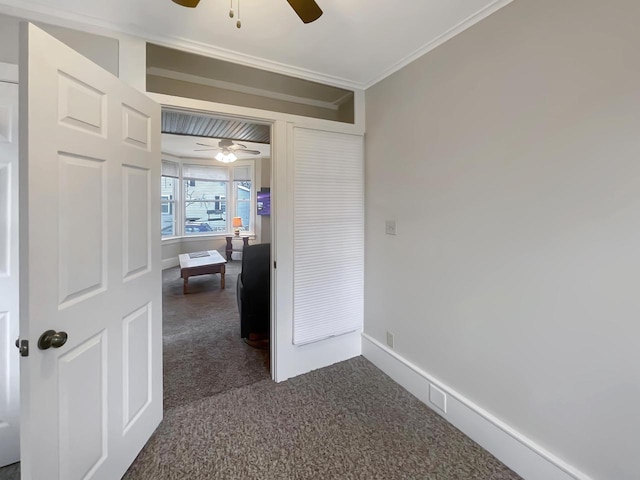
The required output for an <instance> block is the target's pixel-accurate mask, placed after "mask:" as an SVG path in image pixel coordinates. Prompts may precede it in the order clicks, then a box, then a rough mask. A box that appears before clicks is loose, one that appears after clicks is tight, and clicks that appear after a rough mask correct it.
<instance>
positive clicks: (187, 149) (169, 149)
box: [162, 133, 271, 160]
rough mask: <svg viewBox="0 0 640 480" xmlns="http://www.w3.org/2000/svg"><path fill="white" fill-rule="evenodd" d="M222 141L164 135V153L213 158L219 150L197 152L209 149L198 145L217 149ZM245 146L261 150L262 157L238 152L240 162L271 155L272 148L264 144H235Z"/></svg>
mask: <svg viewBox="0 0 640 480" xmlns="http://www.w3.org/2000/svg"><path fill="white" fill-rule="evenodd" d="M219 141H220V139H218V138H209V137H203V138H202V137H191V136H188V135H170V134H167V133H163V134H162V152H163V153H168V154H170V155H175V156H176V157H182V158H211V159H212V158H213V157H214V156H215V155H216V153H218V150H211V151H208V152H196V150H198V149H202V148H207V147H202V146H200V145H197V143H206V144H209V145H213V146H214V147H216V146H217V145H218V142H219ZM235 143H241V144H242V145H245V146H246V147H247V149H248V150H260V155H248V154H245V153H242V150H237V151H236V152H235V153H236V155H237V156H238V159H240V160H246V159H252V158H260V157H269V156H270V155H271V146H270V145H268V144H264V143H253V142H244V141H241V142H235Z"/></svg>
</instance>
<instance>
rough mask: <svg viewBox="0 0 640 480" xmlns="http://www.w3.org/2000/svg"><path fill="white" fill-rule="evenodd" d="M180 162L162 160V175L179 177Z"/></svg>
mask: <svg viewBox="0 0 640 480" xmlns="http://www.w3.org/2000/svg"><path fill="white" fill-rule="evenodd" d="M178 169H179V167H178V164H177V163H176V162H170V161H169V160H162V175H163V176H165V177H174V178H178Z"/></svg>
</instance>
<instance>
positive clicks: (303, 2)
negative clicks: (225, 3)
mask: <svg viewBox="0 0 640 480" xmlns="http://www.w3.org/2000/svg"><path fill="white" fill-rule="evenodd" d="M173 1H174V2H175V3H177V4H178V5H182V6H183V7H189V8H195V7H197V6H198V3H200V0H173ZM287 2H289V5H291V8H293V10H294V11H295V12H296V14H297V15H298V16H299V17H300V20H302V21H303V22H304V23H311V22H313V21H315V20H317V19H318V18H320V16H321V15H322V9H320V7H319V6H318V4H317V3H316V2H315V0H287ZM229 16H231V17H232V16H233V10H232V11H231V12H229ZM238 28H239V27H238Z"/></svg>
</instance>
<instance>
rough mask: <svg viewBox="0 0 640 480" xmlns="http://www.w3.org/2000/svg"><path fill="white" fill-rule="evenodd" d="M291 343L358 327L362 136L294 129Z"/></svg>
mask: <svg viewBox="0 0 640 480" xmlns="http://www.w3.org/2000/svg"><path fill="white" fill-rule="evenodd" d="M293 135H294V137H293V142H294V147H293V148H294V172H295V179H294V286H293V289H294V291H293V301H294V305H293V308H294V312H293V313H294V318H293V343H294V344H296V345H302V344H306V343H311V342H316V341H319V340H323V339H326V338H329V337H332V336H337V335H341V334H344V333H348V332H353V331H355V330H358V329H361V328H362V322H363V296H364V293H363V290H364V168H363V156H364V150H363V137H362V136H357V135H347V134H341V133H332V132H324V131H319V130H309V129H304V128H294V129H293Z"/></svg>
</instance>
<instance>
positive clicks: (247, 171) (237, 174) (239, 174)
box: [233, 165, 251, 181]
mask: <svg viewBox="0 0 640 480" xmlns="http://www.w3.org/2000/svg"><path fill="white" fill-rule="evenodd" d="M233 179H234V180H236V181H250V180H251V167H249V166H246V165H245V166H242V167H233Z"/></svg>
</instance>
